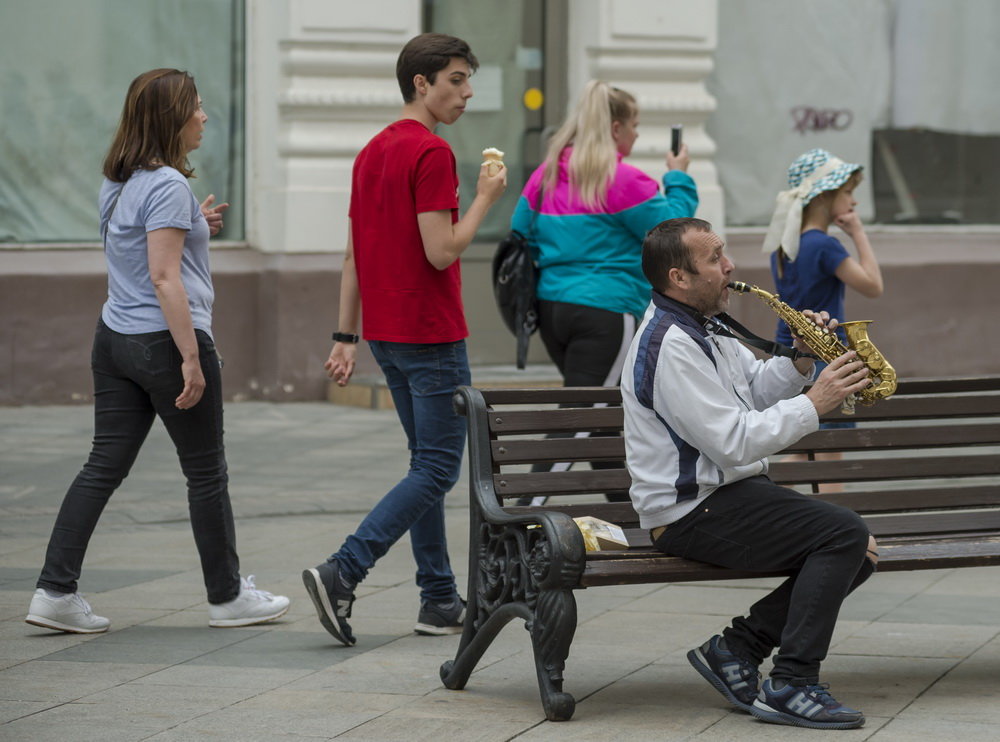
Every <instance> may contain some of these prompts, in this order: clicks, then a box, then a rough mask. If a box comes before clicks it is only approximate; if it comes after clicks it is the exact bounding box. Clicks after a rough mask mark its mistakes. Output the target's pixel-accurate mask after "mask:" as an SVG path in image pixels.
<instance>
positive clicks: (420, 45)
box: [396, 33, 479, 103]
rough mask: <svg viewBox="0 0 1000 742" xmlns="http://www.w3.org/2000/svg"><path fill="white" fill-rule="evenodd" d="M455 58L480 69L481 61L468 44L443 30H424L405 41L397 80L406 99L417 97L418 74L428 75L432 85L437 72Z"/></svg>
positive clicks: (397, 68)
mask: <svg viewBox="0 0 1000 742" xmlns="http://www.w3.org/2000/svg"><path fill="white" fill-rule="evenodd" d="M455 57H459V58H460V59H464V60H465V61H466V62H468V64H469V67H470V68H472V71H473V72H475V71H476V70H478V69H479V60H478V59H476V55H475V54H473V53H472V49H470V48H469V45H468V44H467V43H466V42H464V41H462V40H461V39H459V38H456V37H454V36H449V35H448V34H443V33H422V34H420V35H419V36H414V37H413V38H412V39H410V40H409V41H408V42H406V46H404V47H403V50H402V51H401V52H400V53H399V58H398V59H397V60H396V80H397V82H399V92H401V93H402V94H403V101H404V102H406V103H412V102H413V101H414V99H415V98H416V97H417V89H416V86H414V84H413V77H414V76H415V75H423V76H424V77H426V78H427V82H429V83H430V84H431V85H433V84H434V79H435V78H436V77H437V73H438V72H440V71H441V70H443V69H444V68H445V67H447V66H448V65H449V64H450V63H451V60H452V59H454V58H455Z"/></svg>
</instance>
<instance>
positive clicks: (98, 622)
mask: <svg viewBox="0 0 1000 742" xmlns="http://www.w3.org/2000/svg"><path fill="white" fill-rule="evenodd" d="M24 620H25V622H26V623H30V624H32V625H33V626H42V627H43V628H46V629H55V630H56V631H67V632H69V633H70V634H100V633H101V632H102V631H107V630H108V626H110V625H111V621H109V620H108V619H106V618H105V617H104V616H98V615H96V614H95V613H94V611H93V610H92V609H91V607H90V603H88V602H87V601H86V600H84V598H83V596H82V595H80V593H65V594H63V595H58V596H56V597H54V598H53V597H52V596H51V595H50V594H49V593H47V592H45V590H43V589H42V588H38V589H37V590H35V594H34V595H33V596H32V597H31V605H30V606H28V616H27V618H25V619H24Z"/></svg>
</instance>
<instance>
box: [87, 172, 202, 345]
mask: <svg viewBox="0 0 1000 742" xmlns="http://www.w3.org/2000/svg"><path fill="white" fill-rule="evenodd" d="M119 191H121V196H120V197H119V198H118V203H117V204H115V196H117V195H118V193H119ZM98 203H99V205H100V214H101V233H102V234H103V233H104V230H105V228H107V236H106V238H105V241H104V255H105V259H106V260H107V264H108V300H107V301H106V302H105V303H104V308H103V309H102V311H101V319H103V320H104V324H106V325H107V326H108V327H110V328H111V329H112V330H114V331H115V332H120V333H123V334H125V335H137V334H140V333H145V332H157V331H159V330H166V329H168V328H167V321H166V319H165V318H164V316H163V310H162V309H161V308H160V302H159V300H158V299H157V298H156V291H155V289H154V288H153V281H152V279H151V278H150V277H149V256H148V245H147V242H146V233H147V232H152V231H153V230H155V229H163V228H164V227H174V228H177V229H183V230H185V231H186V232H187V234H186V235H185V237H184V252H183V253H182V254H181V281H182V282H183V284H184V289H185V291H186V292H187V296H188V306H189V308H190V310H191V322H192V324H193V325H194V327H195V329H197V330H204V331H205V332H207V333H208V334H209V336H211V334H212V302H213V301H214V300H215V290H214V288H213V287H212V276H211V273H210V272H209V265H208V237H209V233H208V222H206V221H205V217H204V216H203V215H202V213H201V206H200V205H199V204H198V199H197V198H195V196H194V193H193V192H192V191H191V186H189V185H188V182H187V178H185V177H184V176H183V175H181V174H180V173H179V172H178V171H177V170H175V169H174V168H172V167H161V168H158V169H156V170H136V171H135V172H134V173H133V174H132V177H131V178H129V179H128V181H127V182H126V183H125V184H124V189H123V186H122V184H121V183H115V182H113V181H110V180H108V179H107V178H105V179H104V183H103V184H102V185H101V193H100V197H99V199H98ZM112 211H113V213H112ZM109 219H110V223H109Z"/></svg>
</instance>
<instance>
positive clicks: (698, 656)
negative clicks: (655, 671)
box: [687, 634, 760, 711]
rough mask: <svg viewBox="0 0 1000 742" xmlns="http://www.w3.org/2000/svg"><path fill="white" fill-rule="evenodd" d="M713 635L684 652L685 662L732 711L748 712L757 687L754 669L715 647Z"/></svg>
mask: <svg viewBox="0 0 1000 742" xmlns="http://www.w3.org/2000/svg"><path fill="white" fill-rule="evenodd" d="M721 640H722V637H721V636H719V635H718V634H716V635H715V636H713V637H712V638H711V639H709V640H708V641H707V642H705V643H704V644H702V645H701V646H700V647H698V648H697V649H692V650H691V651H690V652H688V653H687V658H688V662H690V663H691V666H692V667H693V668H694V669H695V670H697V671H698V672H699V673H701V676H702V677H703V678H705V680H707V681H708V682H710V683H711V684H712V687H713V688H715V689H716V690H717V691H719V693H721V694H722V695H724V696H725V697H726V700H727V701H729V702H730V703H731V704H733V705H734V706H735V707H736V708H738V709H741V710H743V711H750V706H751V705H752V704H753V702H754V699H755V698H756V697H757V693H758V692H759V686H760V673H759V672H757V666H756V665H754V664H753V663H752V662H748V661H747V660H745V659H742V658H741V657H737V656H736V655H735V654H733V653H732V652H730V651H729V650H728V649H723V648H722V647H720V646H719V642H720V641H721Z"/></svg>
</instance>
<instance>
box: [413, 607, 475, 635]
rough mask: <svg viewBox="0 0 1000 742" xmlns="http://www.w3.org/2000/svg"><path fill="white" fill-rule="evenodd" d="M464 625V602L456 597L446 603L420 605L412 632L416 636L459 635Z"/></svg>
mask: <svg viewBox="0 0 1000 742" xmlns="http://www.w3.org/2000/svg"><path fill="white" fill-rule="evenodd" d="M464 625H465V601H464V600H462V599H461V598H458V597H456V598H455V599H454V600H451V601H449V602H448V603H431V602H429V601H426V600H425V601H424V602H423V603H421V604H420V614H419V615H418V616H417V625H416V626H414V627H413V630H414V631H416V632H417V633H418V634H425V635H429V636H445V635H447V634H460V633H462V629H463V628H464Z"/></svg>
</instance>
